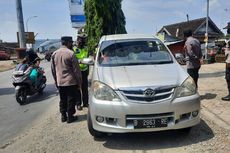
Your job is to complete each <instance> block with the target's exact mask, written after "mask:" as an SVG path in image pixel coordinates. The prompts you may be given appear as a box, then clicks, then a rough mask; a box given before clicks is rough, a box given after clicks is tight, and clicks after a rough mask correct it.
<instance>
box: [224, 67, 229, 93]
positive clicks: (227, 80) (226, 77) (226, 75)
mask: <svg viewBox="0 0 230 153" xmlns="http://www.w3.org/2000/svg"><path fill="white" fill-rule="evenodd" d="M225 79H226V82H227V85H228V94H229V95H230V67H228V66H227V65H226V71H225Z"/></svg>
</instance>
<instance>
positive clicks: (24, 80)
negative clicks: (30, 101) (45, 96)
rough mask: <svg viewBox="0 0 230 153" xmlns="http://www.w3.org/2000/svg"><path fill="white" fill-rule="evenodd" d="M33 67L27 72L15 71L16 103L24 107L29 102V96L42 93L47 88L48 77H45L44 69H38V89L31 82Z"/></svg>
mask: <svg viewBox="0 0 230 153" xmlns="http://www.w3.org/2000/svg"><path fill="white" fill-rule="evenodd" d="M32 69H33V68H32V67H29V68H28V69H27V70H25V71H14V72H13V75H12V78H13V85H14V86H15V96H16V101H17V102H18V103H19V104H20V105H23V104H25V103H26V101H27V96H30V95H34V94H36V93H42V92H43V90H44V88H45V87H46V76H45V75H44V73H45V72H44V69H43V68H41V67H39V68H38V72H39V75H38V78H37V82H38V84H37V87H35V85H34V84H33V83H32V81H31V80H30V73H31V71H32Z"/></svg>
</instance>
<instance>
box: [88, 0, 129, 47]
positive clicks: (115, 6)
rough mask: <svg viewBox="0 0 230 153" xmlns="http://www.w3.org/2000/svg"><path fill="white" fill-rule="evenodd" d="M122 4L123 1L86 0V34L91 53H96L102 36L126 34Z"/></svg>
mask: <svg viewBox="0 0 230 153" xmlns="http://www.w3.org/2000/svg"><path fill="white" fill-rule="evenodd" d="M121 2H122V0H85V8H84V9H85V15H86V27H85V32H86V33H87V35H88V41H87V47H88V49H89V50H90V51H94V49H95V45H96V44H97V43H98V41H99V39H100V38H101V36H102V35H109V34H123V33H126V29H125V23H126V22H125V16H124V13H123V11H122V9H121Z"/></svg>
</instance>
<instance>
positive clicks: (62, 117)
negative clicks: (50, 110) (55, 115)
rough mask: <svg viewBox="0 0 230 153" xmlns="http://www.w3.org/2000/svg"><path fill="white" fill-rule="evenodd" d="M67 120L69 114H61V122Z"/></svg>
mask: <svg viewBox="0 0 230 153" xmlns="http://www.w3.org/2000/svg"><path fill="white" fill-rule="evenodd" d="M66 121H67V115H66V114H61V122H66Z"/></svg>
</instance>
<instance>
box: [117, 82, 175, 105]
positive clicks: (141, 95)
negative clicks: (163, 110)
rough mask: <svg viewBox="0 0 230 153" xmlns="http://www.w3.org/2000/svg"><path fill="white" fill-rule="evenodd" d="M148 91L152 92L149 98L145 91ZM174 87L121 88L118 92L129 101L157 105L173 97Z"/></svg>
mask: <svg viewBox="0 0 230 153" xmlns="http://www.w3.org/2000/svg"><path fill="white" fill-rule="evenodd" d="M147 89H150V90H151V91H153V92H154V94H153V95H151V96H146V95H145V91H146V90H147ZM174 90H175V86H164V87H150V88H146V87H145V88H122V89H120V92H121V93H122V95H123V96H125V97H126V98H127V99H128V100H129V101H132V102H140V103H157V102H161V101H165V100H169V99H171V98H172V97H173V93H174Z"/></svg>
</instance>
